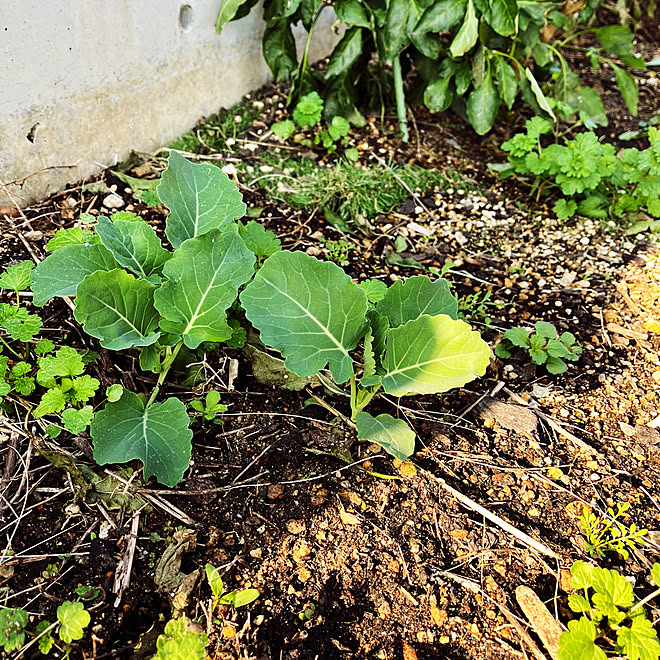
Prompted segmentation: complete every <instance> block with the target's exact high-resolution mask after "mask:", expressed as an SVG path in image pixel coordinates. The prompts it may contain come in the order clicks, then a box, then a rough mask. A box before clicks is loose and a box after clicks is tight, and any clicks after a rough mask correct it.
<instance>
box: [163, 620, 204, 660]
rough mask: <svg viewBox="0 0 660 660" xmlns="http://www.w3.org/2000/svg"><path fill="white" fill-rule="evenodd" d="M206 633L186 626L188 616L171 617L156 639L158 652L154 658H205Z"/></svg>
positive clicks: (193, 659)
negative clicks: (194, 630) (197, 631)
mask: <svg viewBox="0 0 660 660" xmlns="http://www.w3.org/2000/svg"><path fill="white" fill-rule="evenodd" d="M207 641H208V637H207V636H206V634H205V633H196V632H193V631H192V630H188V629H187V628H186V617H185V616H184V617H181V618H180V619H171V620H170V621H168V622H167V624H166V625H165V632H164V633H163V634H162V635H159V636H158V639H157V640H156V649H157V651H158V652H157V653H156V655H155V656H154V657H153V660H204V658H205V657H206V651H205V648H206V643H207Z"/></svg>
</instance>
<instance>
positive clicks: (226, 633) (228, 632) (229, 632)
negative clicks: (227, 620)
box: [222, 626, 236, 639]
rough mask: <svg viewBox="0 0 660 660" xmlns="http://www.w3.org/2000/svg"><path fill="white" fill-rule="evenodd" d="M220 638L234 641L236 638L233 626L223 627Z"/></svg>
mask: <svg viewBox="0 0 660 660" xmlns="http://www.w3.org/2000/svg"><path fill="white" fill-rule="evenodd" d="M222 636H223V637H224V638H225V639H234V637H236V628H234V626H225V627H224V628H223V629H222Z"/></svg>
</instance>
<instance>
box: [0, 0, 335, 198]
mask: <svg viewBox="0 0 660 660" xmlns="http://www.w3.org/2000/svg"><path fill="white" fill-rule="evenodd" d="M219 7H220V2H219V1H218V0H185V2H182V1H181V0H148V1H147V0H145V1H138V0H113V1H112V2H108V1H107V0H89V1H88V2H85V3H72V2H70V0H48V2H43V1H39V0H4V2H3V11H2V15H0V181H2V182H3V183H4V184H6V185H7V188H8V190H9V191H10V193H11V195H12V196H13V197H14V198H15V199H16V201H17V202H18V203H19V204H21V205H23V206H25V205H27V204H30V203H32V202H34V201H36V200H39V199H43V198H44V197H46V196H48V195H49V194H51V193H53V192H55V191H57V190H60V189H62V188H63V187H65V186H66V185H67V184H70V183H73V182H76V181H80V180H82V179H84V178H86V177H89V176H90V175H93V174H95V173H96V172H98V171H100V170H101V169H103V168H105V167H108V166H112V165H114V164H115V163H117V162H119V161H121V160H123V159H124V158H126V157H127V156H128V154H129V152H130V150H131V149H135V150H138V151H146V152H151V151H155V150H156V149H158V148H159V147H161V146H163V145H165V144H167V143H168V142H169V141H171V140H172V139H174V138H175V137H176V136H177V135H180V134H181V133H183V132H185V131H186V130H188V129H189V128H191V127H192V126H193V125H194V124H195V122H196V121H197V119H199V117H201V116H203V115H209V114H212V113H214V112H217V111H218V110H219V109H220V108H222V107H228V106H230V105H232V104H233V103H235V102H236V101H238V100H240V98H241V97H242V96H243V95H244V94H246V93H248V92H249V91H251V90H255V89H257V88H259V87H260V86H261V85H263V84H264V83H266V82H267V81H268V80H269V79H270V75H271V74H270V71H269V69H268V67H267V65H266V63H265V62H264V60H263V57H262V55H261V36H262V32H263V22H262V20H261V7H260V6H257V7H255V8H254V9H253V11H252V12H251V14H250V15H249V16H246V17H245V18H243V19H241V20H240V21H236V22H234V23H229V24H228V25H226V26H225V28H224V29H223V31H222V34H221V35H220V36H218V35H217V34H216V33H215V19H216V16H217V13H218V9H219ZM333 19H334V16H333V14H332V13H331V12H328V13H327V14H326V15H324V16H322V17H321V23H320V25H319V28H318V29H317V30H315V33H314V43H313V47H312V51H311V52H312V57H313V58H318V57H323V56H324V55H326V54H327V53H329V52H330V50H331V48H332V45H333V44H334V42H335V39H336V37H334V35H333V33H332V31H331V30H330V29H329V25H330V24H331V23H332V21H333ZM297 36H298V37H299V41H300V43H299V46H300V45H301V44H302V42H303V40H304V38H305V36H306V35H305V34H304V31H303V30H302V29H301V30H300V31H299V34H298V35H297ZM6 201H7V197H6V195H5V194H4V193H3V191H2V190H0V204H2V203H5V202H6Z"/></svg>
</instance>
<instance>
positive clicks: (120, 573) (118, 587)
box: [112, 511, 140, 608]
mask: <svg viewBox="0 0 660 660" xmlns="http://www.w3.org/2000/svg"><path fill="white" fill-rule="evenodd" d="M139 525H140V511H136V512H135V513H134V514H133V519H132V524H131V533H130V535H129V537H128V544H127V546H126V552H124V556H123V557H122V559H121V561H120V562H119V565H118V566H117V571H116V573H115V582H114V585H113V587H112V592H113V593H115V594H117V598H115V602H114V606H115V608H117V607H119V605H120V603H121V597H122V594H123V593H124V589H126V587H128V585H129V584H130V582H131V571H132V570H133V557H134V556H135V547H136V545H137V538H138V528H139Z"/></svg>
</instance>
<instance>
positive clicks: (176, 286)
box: [154, 225, 255, 348]
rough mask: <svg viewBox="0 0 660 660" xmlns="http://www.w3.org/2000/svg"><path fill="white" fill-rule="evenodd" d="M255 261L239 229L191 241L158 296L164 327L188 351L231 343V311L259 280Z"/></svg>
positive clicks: (174, 259)
mask: <svg viewBox="0 0 660 660" xmlns="http://www.w3.org/2000/svg"><path fill="white" fill-rule="evenodd" d="M254 261H255V259H254V254H253V253H252V252H251V251H250V250H248V249H247V247H245V243H243V241H242V240H241V238H240V237H239V235H238V229H237V228H236V226H235V225H233V226H232V227H231V229H228V230H226V231H224V232H219V231H217V230H216V231H211V232H209V233H208V234H204V235H203V236H199V237H197V238H192V239H189V240H187V241H186V242H185V243H183V245H181V247H180V248H179V249H178V250H177V251H176V252H175V253H174V256H173V257H172V259H170V261H168V262H167V263H166V264H165V268H164V269H163V274H164V275H165V276H166V277H167V278H168V281H167V282H165V284H163V285H162V286H161V287H160V288H159V289H157V290H156V293H155V295H154V305H155V307H156V309H157V310H158V311H159V312H160V313H161V315H162V316H163V317H164V318H163V320H161V322H160V327H161V328H162V329H163V330H164V331H165V332H170V333H172V334H180V335H182V336H183V340H184V342H185V344H186V346H188V347H189V348H197V347H198V346H199V345H200V344H201V343H202V342H203V341H224V340H225V339H229V337H231V335H232V329H231V328H230V327H229V326H228V325H227V314H226V310H227V308H228V307H229V306H230V305H231V304H232V303H233V302H234V300H236V296H237V295H238V288H239V287H240V286H241V285H242V284H244V283H245V282H247V281H248V280H249V279H250V278H251V277H252V275H253V274H254Z"/></svg>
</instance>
